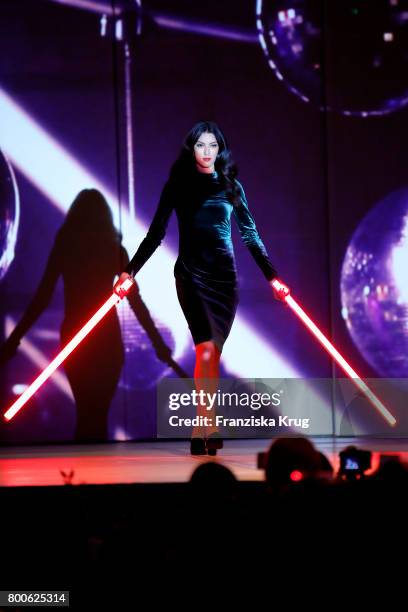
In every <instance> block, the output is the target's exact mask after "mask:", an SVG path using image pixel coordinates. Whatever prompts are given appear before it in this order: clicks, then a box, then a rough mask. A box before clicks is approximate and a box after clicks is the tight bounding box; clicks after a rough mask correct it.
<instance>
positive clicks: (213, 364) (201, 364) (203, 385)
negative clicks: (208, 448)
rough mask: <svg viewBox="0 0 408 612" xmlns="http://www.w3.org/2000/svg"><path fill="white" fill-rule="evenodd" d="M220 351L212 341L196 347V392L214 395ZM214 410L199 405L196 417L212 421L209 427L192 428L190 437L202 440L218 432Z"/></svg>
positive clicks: (204, 404) (204, 405) (201, 343)
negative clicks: (202, 391)
mask: <svg viewBox="0 0 408 612" xmlns="http://www.w3.org/2000/svg"><path fill="white" fill-rule="evenodd" d="M220 357H221V351H220V350H219V348H218V347H217V345H216V344H215V343H214V342H213V341H212V340H206V341H205V342H200V343H199V344H197V345H196V363H195V369H194V380H195V386H196V389H197V392H200V391H201V390H204V392H205V393H215V392H216V390H217V386H218V379H219V364H220ZM215 414H216V412H215V409H214V407H213V408H212V409H211V410H207V404H206V403H203V404H201V403H199V404H198V406H197V415H198V416H203V417H208V419H209V420H210V419H212V425H211V426H209V427H206V428H205V427H194V429H193V433H192V437H193V438H195V437H198V438H204V437H208V436H209V435H210V434H212V433H213V432H216V431H218V427H217V426H216V424H215Z"/></svg>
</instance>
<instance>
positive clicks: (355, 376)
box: [272, 280, 397, 426]
mask: <svg viewBox="0 0 408 612" xmlns="http://www.w3.org/2000/svg"><path fill="white" fill-rule="evenodd" d="M272 284H273V286H274V287H275V289H277V290H279V289H281V288H282V285H281V283H280V282H279V281H278V280H274V281H273V282H272ZM285 302H286V304H287V305H288V306H290V308H291V309H292V310H293V312H294V313H295V314H296V315H297V316H298V317H299V319H300V320H301V321H302V322H303V323H304V325H305V326H306V327H307V328H308V329H309V330H310V331H311V332H312V334H313V335H314V336H315V337H316V338H317V339H318V340H319V342H320V343H321V344H322V346H323V347H324V348H325V349H326V351H327V352H328V353H329V354H330V355H331V356H332V357H333V359H334V360H335V361H336V362H337V363H338V365H339V366H340V367H341V368H342V369H343V370H344V372H345V373H346V374H347V376H349V377H350V379H351V380H352V381H353V383H354V384H355V385H356V386H357V387H358V389H360V391H362V392H363V393H364V395H365V396H366V397H367V399H368V400H369V401H370V402H371V404H372V405H373V406H374V408H376V410H378V412H379V413H380V414H381V416H382V417H384V419H385V420H386V421H387V422H388V424H389V425H392V426H394V425H395V424H396V422H397V420H396V418H395V417H394V416H393V415H392V414H391V412H390V411H389V410H388V408H386V407H385V406H384V404H383V403H382V402H381V401H380V400H379V399H378V397H377V396H376V395H375V394H374V393H373V392H372V391H371V389H370V388H369V387H368V386H367V385H366V383H365V382H364V381H363V380H362V379H361V378H360V376H359V375H358V374H357V372H356V371H355V370H353V368H352V367H351V366H350V364H349V363H347V361H346V360H345V359H344V357H343V356H342V355H341V354H340V353H339V351H338V350H337V349H336V348H335V347H334V346H333V344H332V343H331V342H330V341H329V340H328V338H326V336H325V335H324V334H323V333H322V332H321V331H320V329H319V328H318V327H317V325H315V323H313V321H312V320H311V318H310V317H309V316H308V315H307V314H306V313H305V311H304V310H303V309H302V308H301V307H300V306H299V304H298V303H297V302H296V300H294V299H293V297H292V296H291V295H290V294H288V295H286V296H285Z"/></svg>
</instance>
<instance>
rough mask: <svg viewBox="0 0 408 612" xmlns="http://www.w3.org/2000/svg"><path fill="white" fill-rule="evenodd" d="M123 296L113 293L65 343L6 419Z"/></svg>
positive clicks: (129, 282) (126, 290)
mask: <svg viewBox="0 0 408 612" xmlns="http://www.w3.org/2000/svg"><path fill="white" fill-rule="evenodd" d="M132 285H133V281H132V280H130V279H129V278H127V279H126V280H124V281H123V283H122V284H121V285H119V287H118V289H119V290H122V292H123V294H124V295H126V294H127V293H129V291H130V289H131V287H132ZM122 297H123V296H121V297H120V296H119V295H118V294H117V293H112V295H111V296H110V298H109V299H107V300H106V302H105V303H104V304H102V306H101V307H100V308H99V310H97V311H96V312H95V314H94V315H93V316H92V317H91V318H90V319H89V321H88V322H87V323H85V325H84V326H83V327H82V328H81V329H80V330H79V332H78V333H77V334H75V336H74V337H73V338H72V339H71V340H70V341H69V342H68V344H66V345H65V347H64V348H63V349H62V351H61V352H60V353H58V355H57V356H56V357H55V359H53V360H52V361H51V363H49V364H48V366H47V367H46V368H45V370H43V371H42V372H41V374H40V375H39V376H37V378H36V379H35V380H34V381H33V382H32V383H31V385H30V386H29V387H27V389H25V390H24V391H23V393H22V394H21V395H20V396H19V398H18V399H17V400H16V401H15V402H14V404H12V405H11V406H10V408H9V409H8V410H7V411H6V412H5V413H4V415H3V417H4V419H5V420H6V421H11V419H12V418H13V417H14V416H15V415H16V414H17V412H18V411H19V410H21V408H22V407H23V406H24V404H26V403H27V402H28V400H29V399H30V397H32V396H33V395H34V393H35V392H36V391H38V389H39V388H40V387H41V386H42V385H43V384H44V383H45V381H46V380H48V378H49V377H50V376H51V374H53V372H55V370H56V369H57V368H58V367H59V366H60V365H61V363H63V361H65V359H66V358H67V357H68V355H70V353H72V351H73V350H74V349H75V348H76V347H77V346H78V344H79V343H80V342H82V340H83V339H84V338H85V337H86V336H87V335H88V334H89V332H90V331H92V329H93V328H94V327H95V326H96V325H97V324H98V323H99V321H101V320H102V319H103V317H104V316H105V315H106V313H107V312H109V310H111V308H113V306H115V305H116V304H117V303H118V302H120V301H121V299H122Z"/></svg>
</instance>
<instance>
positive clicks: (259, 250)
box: [126, 170, 277, 350]
mask: <svg viewBox="0 0 408 612" xmlns="http://www.w3.org/2000/svg"><path fill="white" fill-rule="evenodd" d="M235 180H236V179H235ZM236 182H237V183H238V186H239V188H240V192H241V200H242V201H241V203H240V205H239V206H233V204H232V203H231V202H230V201H229V200H228V199H227V196H226V192H225V189H222V187H221V185H220V182H219V180H218V174H217V172H213V173H212V174H204V173H201V172H199V171H197V170H195V171H194V172H193V173H192V174H191V176H190V177H189V178H186V180H185V181H184V183H183V184H182V185H177V186H175V185H174V184H171V183H170V181H167V182H166V184H165V186H164V188H163V191H162V194H161V197H160V201H159V205H158V207H157V210H156V213H155V215H154V218H153V221H152V223H151V225H150V228H149V230H148V232H147V234H146V237H145V238H144V240H143V241H142V242H141V244H140V246H139V248H138V250H137V251H136V253H135V255H134V257H133V258H132V259H131V261H130V262H129V264H128V266H127V267H126V272H128V273H129V274H132V275H133V276H134V275H135V274H136V273H137V272H138V271H139V270H140V268H141V267H142V266H143V264H144V263H145V262H146V261H147V260H148V259H149V257H150V256H151V255H152V253H153V252H154V251H155V249H156V248H157V247H158V246H159V244H160V243H161V241H162V240H163V238H164V236H165V233H166V229H167V225H168V222H169V218H170V215H171V213H172V211H173V209H174V210H175V211H176V214H177V220H178V227H179V255H178V258H177V261H176V263H175V266H174V276H175V280H176V290H177V296H178V299H179V302H180V306H181V308H182V310H183V313H184V316H185V317H186V320H187V323H188V326H189V329H190V332H191V335H192V337H193V341H194V344H199V343H200V342H204V341H205V340H213V341H214V342H215V344H216V345H217V346H218V348H219V349H220V350H222V347H223V345H224V342H225V340H226V338H227V336H228V334H229V332H230V330H231V326H232V323H233V321H234V316H235V312H236V309H237V306H238V283H237V270H236V265H235V257H234V250H233V244H232V239H231V214H233V215H234V217H235V219H236V221H237V224H238V228H239V231H240V234H241V236H242V239H243V241H244V243H245V244H246V246H247V247H248V249H249V251H250V252H251V254H252V256H253V257H254V259H255V261H256V263H257V264H258V266H259V267H260V268H261V270H262V272H263V273H264V275H265V277H266V278H267V279H268V280H272V279H273V278H275V277H276V276H277V271H276V269H275V268H274V266H273V265H272V262H271V261H270V259H269V257H268V253H267V251H266V249H265V246H264V244H263V242H262V240H261V238H260V237H259V234H258V231H257V228H256V225H255V221H254V218H253V216H252V214H251V212H250V211H249V209H248V203H247V200H246V197H245V193H244V190H243V188H242V185H241V183H240V182H239V181H236Z"/></svg>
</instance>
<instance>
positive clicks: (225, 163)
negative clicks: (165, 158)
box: [169, 121, 241, 206]
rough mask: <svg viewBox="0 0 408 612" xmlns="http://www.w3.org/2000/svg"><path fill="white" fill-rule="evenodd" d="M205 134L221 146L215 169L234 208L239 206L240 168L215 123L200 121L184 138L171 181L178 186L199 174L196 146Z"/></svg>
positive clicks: (173, 166)
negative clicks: (237, 177) (195, 156)
mask: <svg viewBox="0 0 408 612" xmlns="http://www.w3.org/2000/svg"><path fill="white" fill-rule="evenodd" d="M204 132H209V133H211V134H214V136H215V139H216V140H217V143H218V146H219V150H218V155H217V158H216V160H215V164H214V168H215V170H216V171H217V173H218V180H219V183H220V186H221V188H222V189H225V190H226V195H227V197H228V199H229V200H230V202H231V203H232V204H233V205H234V206H239V204H240V203H241V196H240V188H239V186H238V184H237V183H236V181H235V178H236V176H237V174H238V167H237V165H236V163H235V162H234V160H233V159H232V155H231V151H230V149H229V148H228V145H227V140H226V138H225V136H224V134H223V133H222V131H221V129H220V128H219V127H218V125H217V124H216V123H215V122H214V121H199V122H198V123H196V124H195V125H194V126H193V127H192V128H191V130H190V131H189V132H188V134H187V135H186V137H185V138H184V141H183V145H182V148H181V151H180V153H179V156H178V158H177V159H176V161H175V162H174V163H173V165H172V167H171V169H170V176H169V181H170V183H172V184H173V183H174V184H177V182H178V181H181V182H183V180H185V179H186V178H187V179H188V178H189V177H191V176H193V175H194V173H196V172H197V170H196V165H195V158H194V145H195V143H196V142H197V140H198V139H199V138H200V136H201V134H203V133H204Z"/></svg>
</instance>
